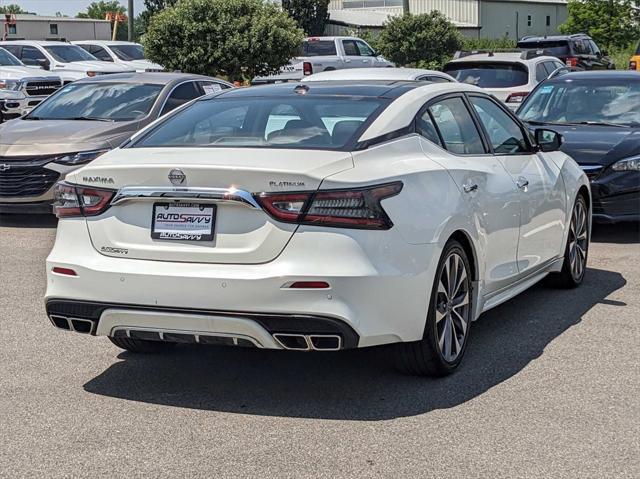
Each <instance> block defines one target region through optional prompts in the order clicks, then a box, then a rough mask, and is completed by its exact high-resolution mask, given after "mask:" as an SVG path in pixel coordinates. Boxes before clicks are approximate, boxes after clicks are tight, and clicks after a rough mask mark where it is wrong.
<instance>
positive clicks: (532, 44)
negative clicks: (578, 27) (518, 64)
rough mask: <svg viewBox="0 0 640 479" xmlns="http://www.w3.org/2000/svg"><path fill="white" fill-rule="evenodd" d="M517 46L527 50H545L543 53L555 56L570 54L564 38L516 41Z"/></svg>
mask: <svg viewBox="0 0 640 479" xmlns="http://www.w3.org/2000/svg"><path fill="white" fill-rule="evenodd" d="M518 48H526V49H528V50H545V54H547V55H552V56H556V57H562V56H568V55H571V50H570V48H569V42H567V41H566V40H553V41H550V40H536V41H524V42H518Z"/></svg>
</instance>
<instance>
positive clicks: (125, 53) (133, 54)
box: [109, 44, 144, 62]
mask: <svg viewBox="0 0 640 479" xmlns="http://www.w3.org/2000/svg"><path fill="white" fill-rule="evenodd" d="M109 48H111V51H113V53H115V54H116V56H117V57H118V58H119V59H120V60H123V61H125V62H130V61H131V60H144V52H143V51H142V45H138V44H133V45H111V46H110V47H109Z"/></svg>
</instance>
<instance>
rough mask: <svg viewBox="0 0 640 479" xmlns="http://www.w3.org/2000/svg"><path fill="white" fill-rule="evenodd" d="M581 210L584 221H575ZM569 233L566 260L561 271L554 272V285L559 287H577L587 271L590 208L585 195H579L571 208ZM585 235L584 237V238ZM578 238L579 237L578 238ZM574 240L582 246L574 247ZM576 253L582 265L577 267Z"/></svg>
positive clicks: (565, 253) (565, 252) (565, 250)
mask: <svg viewBox="0 0 640 479" xmlns="http://www.w3.org/2000/svg"><path fill="white" fill-rule="evenodd" d="M580 211H582V213H583V215H584V216H583V220H582V222H580V221H578V224H576V223H575V221H576V220H577V218H578V216H580V213H579V212H580ZM569 221H570V223H569V234H568V235H567V244H566V245H565V248H564V262H563V263H562V270H561V271H560V273H557V274H554V275H553V277H552V280H553V284H554V286H556V287H558V288H566V289H570V288H576V287H578V286H580V284H582V281H584V275H585V273H586V272H587V257H588V255H589V227H590V221H589V208H588V206H587V202H586V200H585V199H584V196H582V195H578V197H577V198H576V202H575V203H574V205H573V209H572V210H571V219H570V220H569ZM582 235H584V238H582ZM576 238H578V239H576ZM574 242H575V244H576V245H579V246H580V247H579V248H577V246H576V248H577V249H575V248H574ZM574 254H577V255H579V257H578V258H577V259H580V267H579V268H578V269H577V268H576V263H575V262H574V261H573V259H574Z"/></svg>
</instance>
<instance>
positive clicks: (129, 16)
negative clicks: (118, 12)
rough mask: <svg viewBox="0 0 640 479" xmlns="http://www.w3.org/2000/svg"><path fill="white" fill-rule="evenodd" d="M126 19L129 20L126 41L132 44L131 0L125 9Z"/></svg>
mask: <svg viewBox="0 0 640 479" xmlns="http://www.w3.org/2000/svg"><path fill="white" fill-rule="evenodd" d="M127 17H128V18H129V31H128V32H127V40H129V41H130V42H132V41H133V40H134V39H133V0H129V7H128V8H127Z"/></svg>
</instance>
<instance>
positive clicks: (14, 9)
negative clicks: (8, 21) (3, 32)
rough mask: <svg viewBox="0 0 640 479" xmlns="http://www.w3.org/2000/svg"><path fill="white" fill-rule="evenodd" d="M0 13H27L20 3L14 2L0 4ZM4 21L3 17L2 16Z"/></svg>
mask: <svg viewBox="0 0 640 479" xmlns="http://www.w3.org/2000/svg"><path fill="white" fill-rule="evenodd" d="M0 13H2V14H4V13H15V14H18V13H29V12H27V11H26V10H23V9H22V7H21V6H20V5H16V4H15V3H11V4H9V5H7V6H5V7H3V6H0ZM3 21H4V18H3Z"/></svg>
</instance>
